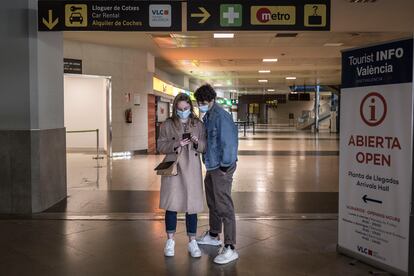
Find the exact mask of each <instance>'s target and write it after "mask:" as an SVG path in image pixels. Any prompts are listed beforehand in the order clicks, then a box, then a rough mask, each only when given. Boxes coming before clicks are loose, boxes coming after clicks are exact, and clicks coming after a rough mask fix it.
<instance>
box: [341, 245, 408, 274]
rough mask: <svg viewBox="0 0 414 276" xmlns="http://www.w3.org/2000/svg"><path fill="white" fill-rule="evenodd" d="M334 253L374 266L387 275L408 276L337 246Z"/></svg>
mask: <svg viewBox="0 0 414 276" xmlns="http://www.w3.org/2000/svg"><path fill="white" fill-rule="evenodd" d="M336 251H337V252H338V253H340V254H343V255H345V256H348V257H351V258H354V259H356V260H359V261H361V262H363V263H366V264H369V265H372V266H375V267H377V268H380V269H382V270H385V271H387V272H389V273H392V274H395V275H401V276H409V275H408V273H407V272H404V271H401V270H399V269H396V268H394V267H391V266H388V265H385V264H383V263H380V262H377V261H374V260H372V259H370V258H367V257H364V256H362V255H360V254H357V253H355V252H353V251H351V250H348V249H346V248H344V247H341V246H339V245H337V246H336Z"/></svg>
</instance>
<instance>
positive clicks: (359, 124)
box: [338, 39, 413, 273]
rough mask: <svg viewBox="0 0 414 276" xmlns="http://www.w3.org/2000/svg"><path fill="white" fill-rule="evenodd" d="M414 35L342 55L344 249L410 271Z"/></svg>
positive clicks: (341, 222) (341, 241)
mask: <svg viewBox="0 0 414 276" xmlns="http://www.w3.org/2000/svg"><path fill="white" fill-rule="evenodd" d="M412 78H413V41H412V39H409V40H401V41H395V42H390V43H386V44H381V45H377V46H372V47H367V48H360V49H354V50H349V51H345V52H343V54H342V90H341V139H340V169H339V238H338V245H339V248H340V249H341V248H344V249H346V250H348V251H351V252H352V253H355V255H357V256H358V255H361V256H364V257H365V258H364V259H365V260H369V261H371V262H374V263H379V264H380V265H384V266H386V267H389V268H391V269H395V271H398V272H402V273H407V272H408V261H409V232H410V229H409V225H410V204H411V200H412V198H411V197H412V168H413V167H412V155H413V148H412V141H413V137H412V129H413V119H412V114H413V85H412Z"/></svg>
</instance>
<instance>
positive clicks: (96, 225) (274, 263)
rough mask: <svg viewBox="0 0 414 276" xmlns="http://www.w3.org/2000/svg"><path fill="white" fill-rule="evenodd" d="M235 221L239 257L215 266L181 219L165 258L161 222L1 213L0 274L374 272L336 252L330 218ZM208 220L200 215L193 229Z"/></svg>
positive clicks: (291, 275)
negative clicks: (196, 250)
mask: <svg viewBox="0 0 414 276" xmlns="http://www.w3.org/2000/svg"><path fill="white" fill-rule="evenodd" d="M237 226H238V233H237V239H238V242H237V249H238V251H239V254H240V259H239V260H237V261H236V262H234V263H231V264H228V265H224V266H219V265H215V264H214V263H213V258H214V256H215V255H216V254H217V250H218V248H216V247H209V246H204V247H202V248H201V249H202V252H203V255H202V257H201V258H199V259H193V258H191V257H190V256H189V255H188V253H187V251H186V250H187V249H186V246H187V237H186V234H185V228H184V227H185V226H184V222H183V221H179V223H178V228H177V235H176V238H175V239H176V255H175V257H171V258H166V257H164V256H163V247H164V243H165V234H164V224H163V222H162V221H146V220H145V221H143V220H140V221H107V220H104V221H88V220H81V221H73V220H0V256H1V258H0V275H4V276H15V275H16V276H21V275H30V276H37V275H39V276H49V275H51V276H65V275H68V276H83V275H84V276H94V275H99V276H106V275H108V276H123V275H145V276H146V275H151V276H152V275H157V276H158V275H160V276H161V275H180V276H181V275H189V276H198V275H241V276H243V275H260V276H266V275H281V276H300V275H315V276H316V275H318V276H324V275H326V276H341V275H344V276H350V275H372V272H375V271H378V270H377V269H375V268H373V267H370V266H368V265H365V264H363V263H360V262H356V261H354V260H352V259H351V258H348V257H345V256H343V255H339V254H337V253H336V243H337V221H336V220H260V221H245V220H239V221H238V222H237ZM207 227H208V226H207V221H206V220H200V221H199V228H198V232H199V234H200V233H202V231H204V230H206V229H207ZM378 272H380V271H378ZM383 273H384V272H381V275H386V274H383Z"/></svg>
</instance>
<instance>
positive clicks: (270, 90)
mask: <svg viewBox="0 0 414 276" xmlns="http://www.w3.org/2000/svg"><path fill="white" fill-rule="evenodd" d="M267 92H275V90H274V89H267Z"/></svg>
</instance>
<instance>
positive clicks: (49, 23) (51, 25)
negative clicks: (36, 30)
mask: <svg viewBox="0 0 414 276" xmlns="http://www.w3.org/2000/svg"><path fill="white" fill-rule="evenodd" d="M48 12H49V18H48V20H46V19H44V18H42V22H43V24H45V26H46V27H48V28H49V30H51V29H53V28H54V27H55V26H56V24H57V23H58V22H59V18H56V19H55V20H53V11H52V10H49V11H48Z"/></svg>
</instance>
